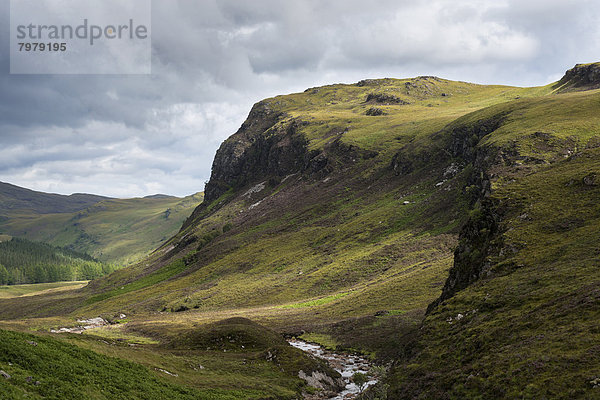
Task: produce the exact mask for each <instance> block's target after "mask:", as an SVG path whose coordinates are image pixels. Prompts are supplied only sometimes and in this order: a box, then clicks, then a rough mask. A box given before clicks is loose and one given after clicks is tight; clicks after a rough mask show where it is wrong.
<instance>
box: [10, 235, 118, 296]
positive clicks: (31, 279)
mask: <svg viewBox="0 0 600 400" xmlns="http://www.w3.org/2000/svg"><path fill="white" fill-rule="evenodd" d="M115 269H116V268H115V266H114V265H110V264H104V263H101V262H99V261H98V260H96V259H94V258H93V257H91V256H89V255H88V254H84V253H79V252H76V251H73V250H70V249H66V248H63V247H56V246H51V245H49V244H46V243H38V242H31V241H29V240H25V239H20V238H13V239H11V240H10V241H7V242H2V243H0V285H18V284H24V283H43V282H58V281H74V280H89V279H94V278H99V277H101V276H103V275H106V274H109V273H111V272H112V271H114V270H115Z"/></svg>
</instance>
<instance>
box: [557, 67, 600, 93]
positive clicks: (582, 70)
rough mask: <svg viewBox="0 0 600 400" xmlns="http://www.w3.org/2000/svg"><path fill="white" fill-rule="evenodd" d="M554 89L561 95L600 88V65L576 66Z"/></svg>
mask: <svg viewBox="0 0 600 400" xmlns="http://www.w3.org/2000/svg"><path fill="white" fill-rule="evenodd" d="M553 88H554V89H557V92H559V93H562V92H575V91H583V90H593V89H598V88H600V63H593V64H577V65H575V66H574V67H573V68H571V69H570V70H568V71H567V72H566V73H565V76H563V77H562V79H561V80H560V81H558V82H557V83H556V84H555V85H554V86H553Z"/></svg>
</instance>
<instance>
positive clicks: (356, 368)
mask: <svg viewBox="0 0 600 400" xmlns="http://www.w3.org/2000/svg"><path fill="white" fill-rule="evenodd" d="M289 343H290V344H291V345H292V346H294V347H296V348H298V349H300V350H302V351H305V352H307V353H309V354H312V355H313V356H315V357H319V358H322V359H324V360H326V361H327V362H328V363H329V365H330V366H331V367H332V368H333V369H335V370H336V371H337V372H339V373H340V374H341V375H342V378H343V379H344V382H345V383H346V387H345V388H344V390H343V391H342V392H340V393H338V394H337V395H336V396H334V397H326V399H328V400H349V399H355V398H356V397H357V396H358V394H359V393H360V388H359V387H358V386H357V385H356V384H354V383H353V382H352V375H354V374H355V373H357V372H360V373H363V374H366V373H368V371H369V369H370V368H371V364H370V363H369V362H368V361H367V360H366V359H365V358H363V357H360V356H357V355H353V354H340V353H334V352H331V351H329V350H325V349H324V348H323V347H321V346H319V345H317V344H313V343H307V342H304V341H302V340H299V339H292V340H289ZM376 383H377V380H376V379H373V378H371V379H370V380H369V381H368V382H367V384H366V386H365V389H366V387H368V386H371V385H374V384H376ZM316 398H318V397H315V399H316Z"/></svg>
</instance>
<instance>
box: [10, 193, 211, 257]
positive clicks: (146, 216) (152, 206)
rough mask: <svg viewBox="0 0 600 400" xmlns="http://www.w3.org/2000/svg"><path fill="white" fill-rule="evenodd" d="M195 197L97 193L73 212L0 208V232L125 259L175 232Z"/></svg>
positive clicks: (140, 254)
mask: <svg viewBox="0 0 600 400" xmlns="http://www.w3.org/2000/svg"><path fill="white" fill-rule="evenodd" d="M201 201H202V194H195V195H192V196H188V197H185V198H176V197H169V196H158V197H149V198H136V199H102V200H100V201H97V202H95V203H94V204H91V205H86V206H85V207H83V208H81V209H79V210H77V211H75V212H73V211H68V212H62V211H61V212H51V213H42V212H41V211H40V210H39V209H37V208H33V209H31V208H30V209H22V210H4V211H3V212H2V213H4V218H0V232H2V233H4V234H8V235H12V236H18V237H23V238H26V239H29V240H34V241H40V242H46V243H50V244H53V245H56V246H65V247H69V248H72V249H74V250H76V251H80V252H85V253H88V254H91V255H92V256H94V257H95V258H97V259H99V260H101V261H105V262H112V263H119V264H127V263H130V262H133V261H135V260H138V259H140V258H141V257H143V256H145V255H147V254H148V253H149V252H150V251H152V250H154V249H155V248H157V247H158V246H160V244H161V243H162V242H164V241H165V240H167V239H169V238H170V237H171V236H172V235H173V234H175V233H176V232H177V230H178V229H179V228H180V227H181V224H182V222H183V221H184V220H185V218H187V217H188V216H189V215H190V214H191V212H192V211H193V209H194V208H195V207H196V206H197V205H198V204H199V203H200V202H201ZM0 204H3V201H2V200H0ZM0 214H1V213H0Z"/></svg>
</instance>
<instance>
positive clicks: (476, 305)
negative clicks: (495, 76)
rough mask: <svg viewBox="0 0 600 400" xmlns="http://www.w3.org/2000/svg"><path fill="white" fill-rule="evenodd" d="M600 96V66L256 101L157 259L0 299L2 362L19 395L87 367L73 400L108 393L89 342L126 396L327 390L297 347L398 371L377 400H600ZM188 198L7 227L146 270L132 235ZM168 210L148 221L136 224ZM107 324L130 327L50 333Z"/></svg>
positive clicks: (1, 386) (256, 395) (378, 390)
mask: <svg viewBox="0 0 600 400" xmlns="http://www.w3.org/2000/svg"><path fill="white" fill-rule="evenodd" d="M599 87H600V63H594V64H580V65H577V66H575V67H574V68H573V69H571V70H569V71H567V73H566V74H565V76H564V77H563V78H562V79H561V80H560V81H558V82H555V83H552V84H549V85H547V86H542V87H533V88H519V87H510V86H500V85H492V86H490V85H477V84H471V83H466V82H455V81H449V80H445V79H441V78H438V77H432V76H422V77H417V78H411V79H387V78H386V79H373V80H371V79H369V80H363V81H360V82H358V83H356V84H335V85H329V86H323V87H318V88H310V89H307V90H306V91H304V92H302V93H295V94H289V95H283V96H277V97H274V98H270V99H266V100H263V101H261V102H259V103H257V104H256V105H254V107H253V108H252V110H251V111H250V113H249V116H248V118H247V120H246V121H245V122H244V123H243V124H242V126H241V127H240V129H239V130H238V131H237V132H236V133H235V134H233V135H232V136H231V137H230V138H228V139H227V140H226V141H225V142H223V144H222V145H221V147H220V148H219V150H218V151H217V153H216V155H215V159H214V161H213V167H212V175H211V178H210V180H209V182H208V184H207V185H206V188H205V192H204V193H205V194H204V198H203V200H202V203H201V204H200V205H199V206H198V207H195V208H194V211H193V212H192V213H191V214H187V215H188V216H186V217H187V218H185V221H184V222H183V225H182V226H180V227H178V228H180V229H179V231H178V232H176V234H175V235H174V236H172V237H170V238H169V239H168V240H167V241H166V242H164V243H163V244H160V247H159V248H158V249H157V250H156V251H154V252H152V253H151V254H150V255H149V256H147V257H145V258H144V259H142V260H141V261H139V262H137V263H135V264H133V265H131V266H129V267H127V268H124V269H120V270H118V271H115V272H114V273H112V274H110V275H108V276H106V277H103V278H99V279H96V280H93V281H91V282H90V283H89V284H88V285H87V286H86V287H84V288H81V289H75V290H69V291H60V292H50V293H46V294H43V295H38V296H27V297H18V298H7V299H0V318H1V319H2V321H0V327H3V328H6V329H10V330H12V331H13V332H8V331H1V330H0V335H3V336H2V338H3V339H2V342H4V341H6V342H7V343H10V346H9V347H10V349H12V350H10V352H9V351H8V350H6V351H5V352H0V369H2V370H3V371H6V373H8V374H10V375H14V376H15V378H14V379H13V378H11V379H0V390H5V391H7V392H8V393H11V394H12V395H13V396H14V398H20V397H19V396H24V394H29V393H31V394H32V395H33V396H34V398H36V397H35V396H38V397H37V398H40V397H44V396H51V393H52V392H51V390H52V389H51V385H50V383H51V382H52V380H61V381H65V380H67V381H68V380H69V379H70V378H69V377H70V376H72V371H69V370H63V369H60V370H56V371H51V370H48V369H44V368H43V367H42V366H41V365H40V364H39V360H40V359H41V357H43V354H52V353H56V352H58V353H61V354H66V356H68V357H71V358H72V359H71V360H68V359H65V360H64V362H66V363H71V362H72V363H73V365H74V368H76V369H77V370H78V371H81V372H80V374H79V376H80V377H81V378H80V381H81V385H79V386H73V387H70V386H69V385H68V384H67V385H63V389H62V390H63V391H66V393H69V395H68V396H65V397H64V398H77V397H78V396H80V392H79V391H78V389H77V388H79V387H82V386H83V387H95V385H98V383H97V382H96V381H95V380H94V378H93V377H94V376H96V374H97V371H96V369H95V368H96V367H94V368H92V367H90V366H86V365H85V363H83V364H82V363H81V362H78V361H75V359H79V358H80V357H79V356H78V354H79V352H81V354H84V353H85V357H88V358H89V359H90V360H91V361H90V364H92V363H93V364H94V366H97V365H106V369H103V370H104V371H106V375H107V379H113V378H112V377H114V376H118V375H122V376H123V382H124V383H123V385H122V386H121V388H122V387H127V388H128V391H127V392H126V393H124V394H123V396H124V397H123V398H144V397H143V396H142V395H141V394H140V393H144V390H146V389H148V390H150V391H152V390H155V391H157V392H156V393H159V392H158V391H164V393H171V391H173V390H175V391H176V393H178V394H177V396H179V397H175V398H190V396H192V397H193V396H196V398H207V399H227V398H240V399H242V398H247V399H263V398H271V399H294V398H300V397H303V396H304V397H305V398H314V399H318V398H328V397H327V396H326V395H325V394H323V393H324V392H325V391H329V390H336V387H335V386H336V379H337V378H338V377H337V376H336V374H335V373H334V372H332V371H331V370H329V369H328V367H327V366H325V365H322V364H319V363H318V362H316V361H315V359H312V358H310V357H307V356H306V355H304V354H303V353H302V352H300V351H299V350H298V351H296V350H297V349H293V348H291V346H289V345H287V344H286V343H285V340H283V339H282V336H281V335H288V337H289V336H300V337H302V338H305V339H307V340H311V341H313V342H317V343H320V344H322V345H324V346H327V347H329V348H332V349H337V350H338V351H344V350H345V351H358V352H361V353H362V354H365V355H367V356H369V357H370V358H371V359H372V360H373V361H374V362H376V363H378V365H380V366H381V367H380V368H379V370H378V377H379V379H380V382H379V384H378V385H376V386H375V387H374V388H372V389H371V390H370V392H368V393H366V394H365V397H363V398H387V399H451V398H468V399H476V398H486V399H488V398H530V399H537V398H552V399H574V398H585V399H591V398H597V397H598V393H599V392H598V391H599V390H600V389H599V388H598V387H599V386H600V371H599V370H598V365H600V350H599V348H598V343H599V342H600V330H599V329H598V321H599V320H600V291H599V290H598V287H600V275H599V267H600V265H599V261H598V260H600V247H599V245H598V237H600V203H599V202H598V199H599V198H600V112H599V111H600V90H599V89H598V88H599ZM79 200H81V199H79ZM87 200H89V201H93V200H90V199H87ZM87 200H86V201H87ZM153 201H156V202H161V203H160V207H159V206H158V204H156V206H154V205H152V207H155V208H152V207H151V206H150V204H151V202H153ZM183 201H184V200H181V199H176V200H175V199H170V198H169V199H133V200H113V199H101V200H100V201H98V202H96V203H94V204H87V205H86V206H85V208H82V209H80V210H74V211H73V210H72V211H70V212H69V213H56V212H54V213H51V214H47V213H46V214H42V213H41V212H40V213H36V215H34V217H33V218H31V219H29V217H28V215H27V212H23V211H22V210H23V209H21V211H18V212H15V214H14V215H15V216H13V217H11V218H10V219H9V220H8V221H4V222H3V223H2V225H0V227H1V229H2V232H6V233H9V234H12V233H10V232H13V233H17V232H19V230H20V232H22V235H24V236H25V237H28V238H33V237H35V238H36V239H38V240H43V239H44V238H46V239H48V238H51V237H54V238H55V239H54V240H55V242H54V243H56V244H61V245H64V244H66V242H67V241H71V243H73V245H74V246H75V248H77V249H80V250H83V251H86V250H88V249H91V248H94V247H93V246H92V244H93V245H94V246H96V247H95V250H93V251H89V252H90V254H92V255H96V256H97V257H98V258H101V257H102V256H106V255H107V254H111V257H115V258H121V259H123V258H125V259H126V257H127V254H128V253H129V252H132V253H133V254H137V255H139V254H141V253H143V252H142V251H138V250H135V249H136V248H141V245H138V246H139V247H132V250H129V249H127V248H126V247H124V246H120V245H119V243H120V242H121V241H123V240H125V238H127V237H132V236H133V237H136V236H139V238H140V239H141V237H142V236H146V233H145V232H147V231H152V230H151V229H149V228H148V226H152V227H153V229H154V228H156V229H158V225H161V224H164V223H166V222H167V221H168V220H169V218H171V217H170V215H171V214H170V213H169V215H168V218H166V217H165V215H166V213H165V210H166V209H167V208H171V209H175V207H176V206H175V204H181V203H182V202H183ZM162 202H164V203H162ZM168 202H170V203H168ZM167 203H168V204H172V205H171V206H169V207H167V208H165V205H166V204H167ZM191 203H192V202H191V201H189V200H188V203H184V204H188V206H189V207H190V209H191V208H193V207H194V206H193V205H192V204H191ZM152 204H154V203H152ZM70 207H71V206H70ZM144 207H147V208H144ZM115 209H117V210H119V211H114V210H115ZM150 209H151V210H152V212H151V213H150V214H151V215H153V217H152V218H151V219H150V220H148V221H149V222H147V223H142V224H141V226H142V227H143V228H141V230H140V231H138V226H137V225H136V224H134V223H132V224H130V225H128V227H129V228H130V230H128V231H127V232H126V233H124V232H122V231H120V230H119V228H118V227H117V226H118V223H116V222H115V221H118V218H119V217H118V216H119V215H122V214H125V215H130V217H129V218H131V215H134V214H136V211H135V210H138V211H139V212H140V214H144V215H148V213H149V211H148V210H150ZM182 209H185V207H183V206H182ZM161 210H162V211H161ZM21 212H22V214H19V213H21ZM113 212H114V213H113ZM172 212H173V211H172ZM183 215H184V213H183V212H182V213H181V215H180V217H183ZM113 217H114V219H112V218H113ZM183 219H184V218H180V219H179V221H180V222H181V221H182V220H183ZM107 221H108V222H107ZM111 221H112V222H111ZM34 222H35V223H34ZM180 222H179V223H180ZM107 223H112V224H113V225H112V226H113V228H110V229H108V230H106V229H105V232H109V234H108V235H107V239H106V240H107V242H101V239H99V238H96V237H95V236H94V233H95V232H96V231H95V230H94V229H96V228H99V227H100V226H103V225H104V224H107ZM173 225H175V224H173ZM54 226H59V227H60V230H56V229H55V228H54V229H55V230H54V231H52V229H53V227H54ZM9 228H10V230H9ZM138 232H141V233H138ZM84 234H85V235H89V237H91V238H92V239H89V238H88V237H87V236H85V235H84ZM165 235H166V233H165V234H163V235H162V236H165ZM158 236H161V235H157V236H156V237H158ZM162 236H161V238H162ZM153 237H154V236H153ZM96 242H98V243H96ZM159 243H160V240H157V241H154V242H151V241H150V240H148V241H146V240H144V245H146V246H151V245H153V244H154V245H159ZM94 251H95V252H96V253H94ZM98 252H100V253H101V254H99V253H98ZM123 315H126V318H124V317H123ZM93 317H102V318H104V319H105V320H107V321H109V322H110V323H111V324H110V325H103V326H100V327H98V328H95V329H91V330H89V331H86V332H85V334H83V335H75V334H62V336H61V335H57V334H50V333H49V331H50V329H55V330H56V329H58V328H60V327H72V326H76V325H78V322H77V320H81V319H82V318H83V319H87V318H93ZM23 331H29V332H31V331H34V333H36V335H39V337H40V344H39V346H37V345H36V346H33V347H31V346H32V345H31V344H30V343H29V342H30V341H32V340H33V341H35V340H36V339H35V338H36V337H37V336H30V335H29V334H26V333H23ZM28 346H29V347H28ZM29 348H31V349H30V351H27V349H29ZM67 348H68V349H69V350H67ZM88 352H90V353H88ZM6 354H8V356H7V355H6ZM32 354H33V355H36V354H37V355H38V356H33V355H32ZM66 356H65V357H66ZM106 356H110V357H106ZM36 357H40V358H36ZM68 357H67V358H68ZM111 357H118V359H117V360H119V359H120V360H119V361H115V360H116V359H114V358H111ZM11 360H12V361H11ZM15 360H17V361H15ZM35 360H38V361H37V362H36V361H35ZM9 363H11V365H9ZM140 364H141V366H140ZM130 371H141V372H139V373H140V376H142V377H143V379H142V380H141V382H140V383H139V385H138V386H133V387H131V386H130V384H129V383H127V382H129V379H130V377H131V375H130ZM165 371H167V372H168V373H167V372H165ZM146 372H148V373H147V374H146ZM27 376H34V378H32V379H35V380H39V382H40V385H37V386H35V385H30V384H28V383H27V381H26V379H27V378H26V377H27ZM323 382H329V384H328V385H325V386H323V385H322V384H323ZM319 385H321V386H319ZM111 388H112V389H110V390H111V391H112V392H113V393H120V392H119V390H122V389H118V388H114V387H112V386H111ZM177 388H179V389H177ZM337 389H339V388H337ZM49 393H50V394H49ZM69 396H70V397H69ZM136 396H138V397H136ZM140 396H142V397H140ZM173 396H175V395H173ZM311 396H312V397H311ZM366 396H370V397H366ZM98 398H106V399H109V398H113V397H111V395H110V393H104V394H101V395H99V397H98ZM149 398H152V397H149Z"/></svg>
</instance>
